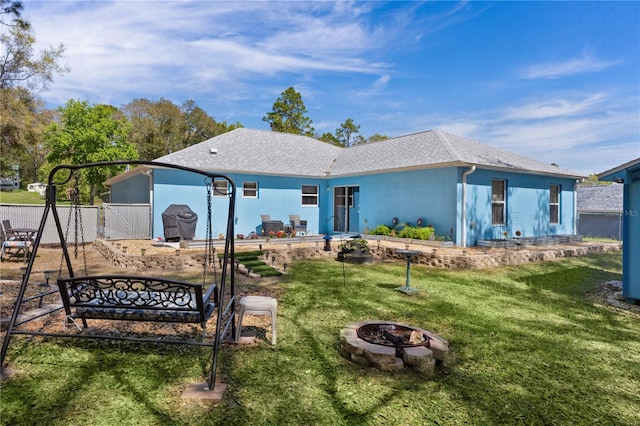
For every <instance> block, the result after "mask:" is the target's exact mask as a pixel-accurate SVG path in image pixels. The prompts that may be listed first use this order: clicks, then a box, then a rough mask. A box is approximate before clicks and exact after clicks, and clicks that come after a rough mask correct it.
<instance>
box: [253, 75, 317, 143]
mask: <svg viewBox="0 0 640 426" xmlns="http://www.w3.org/2000/svg"><path fill="white" fill-rule="evenodd" d="M306 113H307V108H306V107H305V106H304V102H302V95H300V93H298V92H296V90H295V89H294V88H293V87H289V88H288V89H287V90H285V91H284V92H282V94H281V95H280V97H279V98H278V99H276V101H275V102H274V104H273V110H272V111H271V112H268V113H267V115H265V116H264V117H262V121H265V122H267V123H269V126H270V127H271V130H272V131H274V132H284V133H293V134H295V135H305V136H313V131H314V128H313V127H311V124H312V123H313V122H312V121H311V119H310V118H309V117H307V116H306V115H305V114H306Z"/></svg>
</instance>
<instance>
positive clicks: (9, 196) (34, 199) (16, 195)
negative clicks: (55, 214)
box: [0, 191, 45, 204]
mask: <svg viewBox="0 0 640 426" xmlns="http://www.w3.org/2000/svg"><path fill="white" fill-rule="evenodd" d="M0 203H3V204H44V203H45V199H44V197H43V196H42V195H40V194H38V193H37V192H28V191H0Z"/></svg>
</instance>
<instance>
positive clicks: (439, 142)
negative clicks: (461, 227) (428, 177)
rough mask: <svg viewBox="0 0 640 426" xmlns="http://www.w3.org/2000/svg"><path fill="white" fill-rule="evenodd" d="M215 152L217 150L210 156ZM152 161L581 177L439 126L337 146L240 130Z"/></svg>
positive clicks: (263, 169) (270, 169)
mask: <svg viewBox="0 0 640 426" xmlns="http://www.w3.org/2000/svg"><path fill="white" fill-rule="evenodd" d="M212 150H216V152H217V154H212V153H211V152H212ZM157 161H161V162H166V163H171V164H180V165H184V166H189V167H194V168H200V169H204V170H216V171H220V172H234V173H236V172H239V173H256V174H277V175H286V176H309V177H322V176H327V175H328V174H330V175H331V176H332V177H336V176H347V175H354V174H371V173H379V172H383V171H398V170H408V169H418V168H429V167H431V168H435V167H445V166H449V165H459V166H470V165H476V166H478V167H482V168H495V169H506V170H510V171H518V172H525V173H534V174H549V175H554V176H566V177H572V178H580V177H584V176H582V175H580V174H578V173H575V172H572V171H569V170H564V169H561V168H560V167H557V166H553V165H550V164H546V163H542V162H540V161H536V160H532V159H529V158H526V157H523V156H520V155H516V154H513V153H510V152H506V151H502V150H499V149H497V148H494V147H491V146H489V145H484V144H481V143H479V142H476V141H473V140H471V139H467V138H463V137H460V136H456V135H452V134H450V133H446V132H443V131H440V130H430V131H426V132H421V133H414V134H411V135H407V136H401V137H397V138H393V139H387V140H384V141H380V142H375V143H370V144H364V145H356V146H353V147H350V148H340V147H337V146H334V145H330V144H327V143H324V142H321V141H318V140H316V139H313V138H310V137H306V136H300V135H292V134H287V133H278V132H270V131H264V130H252V129H245V128H240V129H236V130H233V131H231V132H228V133H224V134H222V135H220V136H216V137H214V138H211V139H209V140H206V141H204V142H201V143H199V144H197V145H193V146H190V147H188V148H185V149H183V150H181V151H178V152H175V153H172V154H169V155H166V156H164V157H160V158H158V159H157Z"/></svg>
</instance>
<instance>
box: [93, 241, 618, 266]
mask: <svg viewBox="0 0 640 426" xmlns="http://www.w3.org/2000/svg"><path fill="white" fill-rule="evenodd" d="M94 244H95V246H96V248H97V249H98V250H99V251H100V252H101V253H102V254H103V255H104V256H105V257H106V258H107V259H109V260H110V261H112V262H113V263H114V264H115V265H117V266H120V267H123V268H128V269H135V270H138V271H145V270H150V269H165V270H181V269H186V268H191V267H201V264H202V257H203V255H204V250H203V249H189V250H185V249H181V250H180V252H179V254H176V255H166V254H165V255H148V254H147V255H145V256H143V255H141V254H138V253H126V252H123V251H122V249H121V248H120V247H117V246H116V244H114V243H113V242H110V241H104V240H96V241H95V242H94ZM338 245H339V241H335V240H334V241H333V244H332V250H331V251H324V244H323V243H321V242H318V241H315V242H291V243H282V242H279V243H278V244H269V243H266V244H261V246H260V247H258V246H255V247H253V246H248V245H243V246H238V247H236V251H238V252H241V251H248V250H258V249H262V251H263V252H265V254H266V252H268V255H265V259H264V261H265V262H266V263H268V264H272V263H273V266H274V267H275V268H276V269H279V270H281V271H282V270H283V269H284V268H283V266H284V264H285V263H288V264H291V262H294V261H296V260H300V259H335V258H336V257H337V254H338V251H339V249H338ZM369 248H370V250H371V254H372V255H373V257H374V259H375V260H376V261H401V260H404V257H403V256H400V255H398V254H397V253H396V250H398V249H408V248H411V249H413V250H418V251H420V252H421V253H422V254H420V255H418V256H415V257H414V258H413V259H412V263H413V264H414V265H415V264H417V265H424V266H426V267H432V268H443V269H489V268H495V267H498V266H510V265H511V266H513V265H522V264H526V263H531V262H545V261H550V260H556V259H560V258H564V257H576V256H585V255H589V254H595V253H604V252H610V251H620V250H621V248H622V247H621V245H620V244H606V243H588V242H582V243H577V244H576V245H556V246H550V247H535V248H534V247H525V248H521V249H519V250H516V249H513V248H508V249H495V248H478V247H471V248H467V249H465V248H456V247H454V248H432V247H425V246H416V245H412V244H408V243H407V244H402V243H399V242H395V241H394V242H391V241H380V240H373V241H369ZM274 256H275V260H273V261H272V258H273V257H274Z"/></svg>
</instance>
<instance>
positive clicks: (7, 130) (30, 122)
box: [0, 0, 68, 181]
mask: <svg viewBox="0 0 640 426" xmlns="http://www.w3.org/2000/svg"><path fill="white" fill-rule="evenodd" d="M21 13H22V3H21V2H20V1H15V0H0V142H1V143H2V157H1V158H0V173H1V174H2V175H5V174H6V173H11V174H13V173H12V172H10V171H9V170H10V169H11V167H12V166H14V165H18V166H19V167H20V169H21V170H22V173H21V177H22V178H24V179H27V178H28V179H33V181H35V180H38V177H39V176H38V173H39V169H40V168H41V166H42V165H43V163H44V157H45V153H46V151H45V146H44V144H43V143H42V138H41V136H42V131H43V129H44V127H45V126H46V125H47V124H48V123H49V122H50V121H51V115H52V112H51V111H49V110H47V109H45V108H44V103H43V102H42V101H41V100H40V99H38V97H37V92H39V91H41V90H46V89H47V88H48V84H49V83H51V82H52V81H53V75H54V74H55V73H64V72H67V71H68V67H66V66H60V65H58V61H59V60H60V58H61V57H62V54H63V52H64V46H63V45H59V46H58V47H56V48H49V49H47V50H44V51H42V52H40V54H39V56H37V57H36V55H35V54H34V51H33V45H34V43H35V36H34V32H33V30H32V28H31V24H30V23H29V21H27V20H25V19H23V18H22V14H21Z"/></svg>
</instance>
